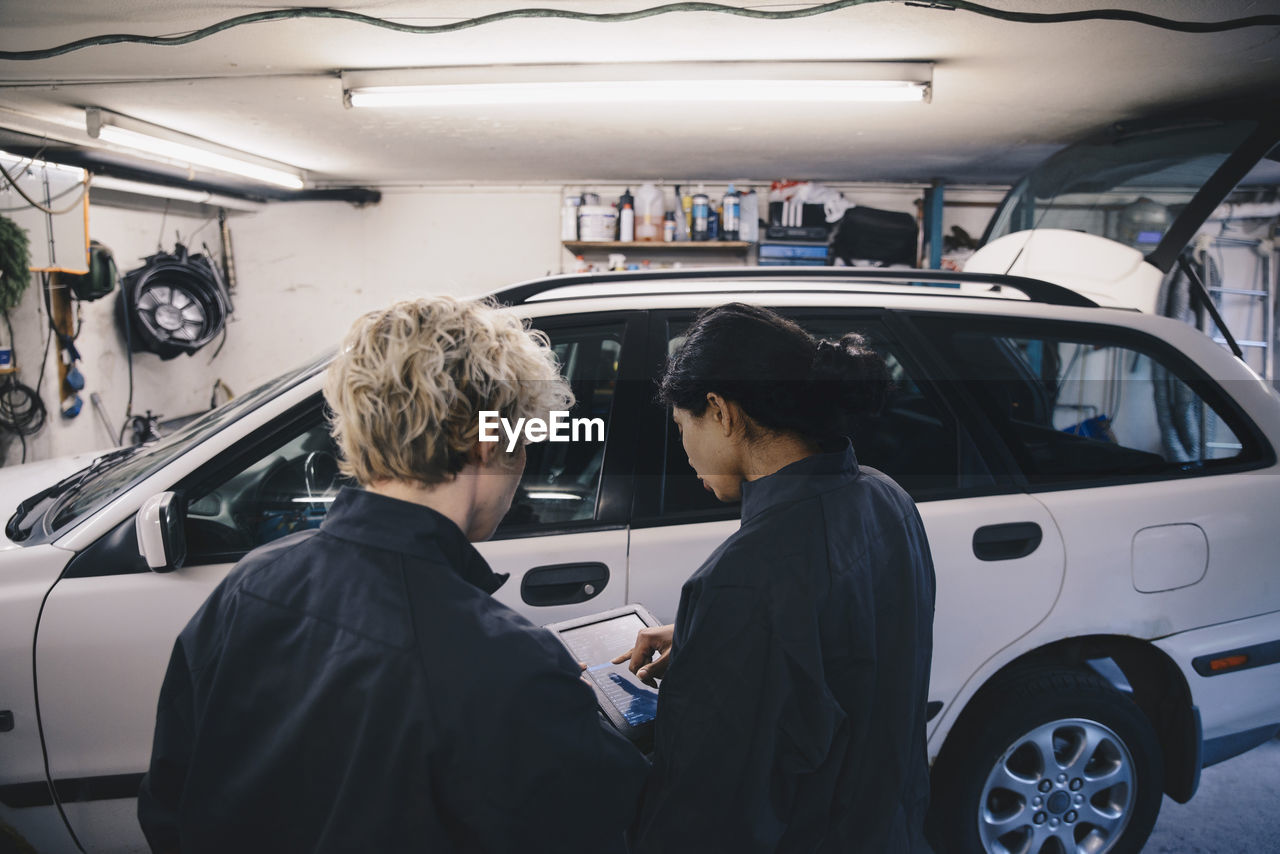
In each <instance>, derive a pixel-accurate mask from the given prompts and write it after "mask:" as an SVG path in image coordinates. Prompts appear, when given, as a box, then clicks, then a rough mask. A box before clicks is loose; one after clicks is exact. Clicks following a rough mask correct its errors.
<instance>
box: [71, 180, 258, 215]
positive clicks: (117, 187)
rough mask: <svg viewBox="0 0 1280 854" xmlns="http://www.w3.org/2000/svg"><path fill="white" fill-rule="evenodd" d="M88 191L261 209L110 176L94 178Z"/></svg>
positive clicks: (230, 199)
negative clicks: (105, 191) (103, 191)
mask: <svg viewBox="0 0 1280 854" xmlns="http://www.w3.org/2000/svg"><path fill="white" fill-rule="evenodd" d="M90 190H91V191H94V190H107V191H109V192H112V193H128V194H130V195H134V196H149V197H152V198H157V199H173V200H175V201H180V202H193V203H194V204H198V205H211V206H213V207H218V208H231V209H232V210H243V211H256V210H261V209H262V208H263V204H262V203H261V202H254V201H250V200H248V199H237V198H234V197H233V196H223V195H219V194H217V193H209V192H205V191H204V190H188V189H186V188H185V187H171V186H168V185H167V184H148V183H146V182H144V181H127V180H125V179H123V178H113V177H111V176H110V175H99V176H96V177H94V179H93V184H92V185H91V186H90Z"/></svg>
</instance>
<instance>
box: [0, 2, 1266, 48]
mask: <svg viewBox="0 0 1280 854" xmlns="http://www.w3.org/2000/svg"><path fill="white" fill-rule="evenodd" d="M903 2H904V0H835V2H831V3H822V4H819V5H816V6H805V7H803V8H799V9H784V10H770V9H754V8H744V7H742V6H729V5H725V4H723V3H702V2H684V3H667V4H664V5H662V6H652V7H650V8H648V9H636V10H634V11H630V12H576V11H571V10H568V9H509V10H507V11H505V12H494V13H493V14H490V15H481V16H479V17H475V18H465V19H462V20H458V21H453V22H451V23H448V24H422V25H418V24H402V23H398V22H396V21H390V20H387V19H385V18H377V17H374V16H372V15H364V14H361V13H359V12H351V11H347V10H345V9H327V8H315V7H311V8H299V9H272V10H268V11H264V12H253V13H250V14H246V15H237V16H236V17H234V18H228V19H226V20H225V21H219V22H218V23H216V24H210V25H209V26H207V27H201V28H200V29H197V30H192V31H191V32H188V33H183V34H181V35H173V36H144V35H139V34H136V33H110V34H106V35H100V36H90V37H88V38H83V39H76V40H75V41H70V42H67V43H65V44H61V45H58V46H56V47H50V48H41V49H35V50H4V51H0V60H37V59H50V58H52V57H55V56H62V55H64V54H68V53H73V52H75V51H78V50H84V49H85V48H90V47H100V46H103V45H111V44H144V45H158V46H169V47H172V46H176V45H184V44H190V43H192V42H196V41H200V40H201V39H205V38H208V37H209V36H212V35H216V34H218V33H221V32H224V31H226V30H230V29H233V28H235V27H241V26H245V25H247V24H260V23H265V22H267V21H285V20H298V19H303V18H321V19H334V20H341V21H350V22H353V23H358V24H365V25H368V26H372V27H379V28H381V29H386V30H392V31H394V32H399V33H409V34H413V35H437V34H440V33H452V32H458V31H459V30H467V29H471V28H473V27H481V26H485V25H488V24H496V23H498V22H500V21H510V20H516V19H560V20H567V21H586V22H590V23H601V24H617V23H625V22H628V21H638V20H642V19H644V18H652V17H656V16H658V15H669V14H673V13H676V12H703V13H709V14H721V15H733V16H735V17H740V18H753V19H756V20H764V21H786V20H794V19H797V18H808V17H813V16H815V15H825V14H829V13H831V12H838V11H840V10H841V9H847V8H850V7H853V6H867V5H871V4H873V3H903ZM904 5H907V6H912V7H915V8H923V9H938V10H943V11H948V12H951V11H962V12H972V13H974V14H978V15H983V16H985V17H989V18H995V19H997V20H1001V21H1009V22H1013V23H1020V24H1063V23H1076V22H1081V21H1124V22H1128V23H1134V24H1142V25H1144V26H1149V27H1156V28H1158V29H1163V30H1173V31H1175V32H1181V33H1220V32H1226V31H1229V30H1239V29H1245V28H1248V27H1265V26H1270V27H1275V26H1280V14H1267V15H1251V16H1249V17H1244V18H1231V19H1228V20H1224V21H1179V20H1174V19H1172V18H1163V17H1161V16H1159V15H1148V14H1145V13H1143V12H1134V11H1131V10H1128V9H1087V10H1078V11H1075V12H1014V11H1010V10H1007V9H994V8H991V7H990V6H984V5H982V4H980V3H971V2H967V0H948V2H945V3H933V2H910V0H907V1H906V2H905V4H904Z"/></svg>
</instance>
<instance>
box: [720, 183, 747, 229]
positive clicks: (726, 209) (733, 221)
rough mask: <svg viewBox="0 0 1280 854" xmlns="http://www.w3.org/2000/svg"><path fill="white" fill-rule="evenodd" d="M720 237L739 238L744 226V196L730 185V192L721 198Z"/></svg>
mask: <svg viewBox="0 0 1280 854" xmlns="http://www.w3.org/2000/svg"><path fill="white" fill-rule="evenodd" d="M721 211H722V213H721V222H720V239H721V240H738V239H739V237H738V235H739V232H740V231H741V228H742V197H741V196H739V195H738V191H737V190H735V189H734V188H733V185H732V184H730V185H729V192H727V193H725V194H724V199H723V200H721Z"/></svg>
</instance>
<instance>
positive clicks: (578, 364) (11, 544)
mask: <svg viewBox="0 0 1280 854" xmlns="http://www.w3.org/2000/svg"><path fill="white" fill-rule="evenodd" d="M996 285H998V286H999V289H998V292H997V291H996V290H993V288H994V286H996ZM498 296H499V299H501V300H502V301H504V302H505V303H507V304H508V305H509V306H510V308H509V310H510V311H513V312H516V313H517V314H519V315H520V316H522V317H525V318H528V319H529V321H530V323H531V324H532V325H533V326H535V327H537V328H538V329H541V330H544V331H545V332H546V334H547V335H548V336H549V338H550V341H551V343H552V346H553V347H554V348H555V351H556V353H557V355H558V356H559V358H560V361H561V364H562V365H563V369H564V372H565V374H566V376H567V378H568V379H569V381H570V382H571V384H572V387H573V390H574V392H575V393H576V396H577V403H576V405H575V407H574V410H573V412H572V413H571V415H572V416H573V417H574V418H580V417H581V418H601V419H603V420H604V421H605V424H606V435H605V437H604V439H603V441H581V442H576V443H572V442H571V443H567V444H550V443H546V444H539V445H534V446H531V448H530V454H529V462H528V468H527V471H526V474H525V476H524V480H523V482H522V485H521V488H520V490H519V492H518V493H517V496H516V499H515V502H514V504H513V507H512V510H511V512H510V514H509V515H508V517H507V518H506V520H505V521H504V522H503V524H502V526H501V527H500V529H499V531H498V533H497V535H496V536H495V537H494V539H493V540H492V541H490V542H487V543H484V544H481V546H480V550H481V552H482V553H483V554H484V556H485V557H486V558H487V559H488V560H489V561H490V563H491V564H492V565H493V566H494V568H495V569H496V570H498V571H500V572H509V573H510V574H511V578H510V580H509V581H508V582H507V583H506V584H505V586H503V587H502V588H501V589H500V590H499V591H498V592H497V594H496V596H497V598H498V599H499V600H501V601H502V602H504V603H505V604H507V605H509V606H511V607H513V608H515V609H516V610H518V611H520V612H521V613H523V614H524V615H526V616H527V617H528V618H529V619H531V620H532V621H533V622H535V623H538V624H546V623H551V622H555V621H559V620H565V619H569V618H572V617H575V616H579V615H584V614H588V613H592V612H597V611H603V610H605V609H608V608H612V607H615V606H620V605H623V604H626V603H630V602H639V603H642V604H644V605H646V606H648V608H649V609H650V610H651V611H653V612H654V614H656V615H657V616H658V617H660V618H662V619H664V620H670V619H672V618H673V617H674V616H675V611H676V603H677V599H678V596H679V591H680V587H681V584H682V583H683V582H684V580H685V579H686V577H687V576H688V575H689V574H690V573H691V572H692V571H693V570H694V569H695V568H696V567H697V566H698V564H699V563H700V562H701V561H702V560H703V559H704V558H705V557H706V556H707V555H708V554H709V553H710V552H711V551H712V549H713V548H714V547H715V546H716V545H717V544H718V543H720V542H721V541H722V540H723V539H724V538H725V537H726V536H727V535H728V534H729V533H730V532H731V531H732V530H734V528H735V526H736V524H737V522H736V515H737V508H736V507H735V506H726V505H720V504H718V503H716V502H715V500H714V498H713V497H712V496H710V495H708V494H707V493H706V492H705V491H704V490H703V489H702V488H701V487H700V486H699V484H698V481H697V478H696V477H695V476H694V474H693V472H692V470H691V469H690V468H689V466H688V463H687V461H686V459H685V456H684V453H683V450H682V448H681V444H680V441H679V439H678V437H677V436H676V433H675V430H674V427H673V426H672V424H671V421H670V418H669V414H668V413H667V412H666V411H664V410H663V409H662V408H660V407H659V406H658V405H656V404H655V403H654V402H653V396H654V384H653V380H654V377H655V376H656V374H657V372H658V371H659V369H660V367H661V365H662V363H663V360H664V358H665V357H666V355H667V353H668V352H669V351H670V349H671V348H672V347H673V346H676V345H677V344H678V343H679V342H680V340H681V336H682V334H683V332H684V330H685V329H686V328H687V326H688V324H689V323H690V321H691V320H692V318H693V317H694V316H695V314H696V313H697V312H698V311H699V310H700V309H702V308H703V307H706V306H712V305H717V304H721V303H724V302H728V301H733V300H743V301H749V302H753V303H759V304H763V305H767V306H770V307H772V308H774V309H776V310H778V311H780V312H782V313H784V314H786V315H788V316H790V317H793V318H794V319H795V320H797V321H798V322H799V323H801V324H802V325H803V326H804V327H806V328H807V329H809V330H810V331H811V332H813V333H815V334H818V335H823V336H836V335H839V334H842V333H845V332H850V331H858V332H861V333H863V334H864V335H866V336H867V338H868V339H869V340H870V341H871V342H873V343H874V346H875V347H877V348H878V349H879V351H880V352H881V353H883V355H884V356H885V358H886V359H887V360H888V362H889V364H890V366H891V369H892V373H893V376H894V379H895V385H894V390H893V392H892V393H891V396H890V400H889V403H888V406H887V407H886V409H885V410H884V411H883V412H882V413H881V414H879V415H877V416H874V417H872V416H868V417H866V418H865V419H863V420H862V421H861V423H859V424H858V425H857V429H856V430H855V432H854V436H853V439H854V445H855V449H856V452H857V454H858V456H859V458H860V461H861V462H862V463H863V464H864V465H869V466H874V467H876V468H879V469H881V470H883V471H885V472H887V473H888V474H890V475H891V476H893V477H894V478H896V479H897V480H898V481H899V482H900V483H901V484H902V485H903V486H904V487H905V488H906V489H907V490H908V491H909V492H910V493H911V495H912V496H913V497H914V498H915V500H916V501H917V502H918V504H919V507H920V512H921V515H922V516H923V519H924V523H925V526H926V528H927V531H928V535H929V541H930V544H931V548H932V551H933V555H934V560H935V563H936V568H937V616H936V622H935V628H934V632H935V641H934V657H933V671H932V681H931V685H930V691H929V701H930V702H929V713H930V719H929V723H928V727H929V753H930V759H931V761H932V762H933V767H934V780H935V786H934V807H935V808H934V814H933V818H932V821H933V824H934V832H935V834H936V836H937V838H938V840H939V848H940V849H942V850H943V851H956V852H976V851H986V852H991V853H992V854H995V852H1006V851H1009V852H1017V851H1076V850H1084V851H1090V852H1103V851H1108V850H1111V849H1113V848H1114V847H1116V846H1117V845H1123V846H1125V850H1136V848H1137V846H1139V845H1140V844H1141V841H1142V840H1143V839H1145V838H1146V835H1147V834H1148V833H1149V832H1150V830H1151V827H1152V825H1153V823H1154V821H1155V817H1156V813H1157V811H1158V810H1159V806H1160V801H1161V797H1162V793H1165V792H1167V793H1168V794H1170V795H1171V796H1172V797H1174V798H1175V799H1177V800H1179V801H1185V800H1187V799H1188V798H1190V797H1191V796H1192V795H1193V794H1194V793H1195V791H1196V786H1197V782H1198V779H1199V774H1200V769H1201V768H1202V767H1204V766H1206V765H1209V764H1212V763H1214V762H1217V761H1220V760H1222V759H1224V758H1227V757H1229V756H1232V755H1234V754H1237V753H1240V752H1242V751H1244V750H1247V749H1249V748H1250V747H1252V746H1255V745H1257V744H1259V743H1262V742H1263V741H1265V740H1266V739H1269V738H1271V737H1272V736H1273V735H1275V734H1276V732H1277V730H1280V583H1277V580H1276V566H1275V557H1274V555H1275V545H1276V541H1277V540H1276V531H1275V527H1274V526H1275V509H1274V508H1275V507H1277V506H1280V477H1277V474H1278V473H1280V469H1278V468H1277V458H1276V448H1277V447H1280V398H1278V397H1277V396H1276V394H1275V393H1274V392H1273V391H1272V390H1271V388H1270V387H1269V386H1268V385H1267V384H1266V383H1265V382H1263V381H1262V380H1260V379H1259V378H1258V377H1257V376H1256V375H1255V374H1254V373H1253V372H1252V371H1251V370H1250V369H1249V368H1247V367H1246V366H1245V365H1244V364H1243V363H1242V362H1241V361H1240V360H1238V359H1236V358H1235V357H1233V356H1232V355H1231V354H1230V353H1228V352H1227V351H1226V350H1224V349H1223V348H1221V347H1220V346H1218V345H1217V344H1215V343H1214V342H1213V341H1212V340H1211V339H1210V338H1209V337H1207V336H1206V335H1204V334H1202V333H1201V332H1198V331H1196V330H1195V329H1193V328H1192V327H1190V326H1188V325H1186V324H1184V323H1180V322H1178V321H1174V320H1170V319H1166V318H1162V317H1157V316H1152V315H1149V314H1143V313H1140V312H1137V311H1132V310H1124V309H1117V308H1104V307H1099V306H1097V305H1095V304H1094V303H1093V302H1092V301H1090V300H1089V299H1088V298H1086V297H1083V296H1081V295H1079V294H1078V293H1075V292H1073V291H1070V290H1067V289H1065V288H1061V287H1059V286H1056V285H1051V284H1047V283H1045V282H1042V281H1036V280H1031V279H1023V278H1018V277H1011V276H993V275H979V274H969V273H939V272H926V271H881V270H864V271H849V270H841V269H836V268H825V269H822V268H820V269H812V268H810V269H802V268H796V269H779V268H755V269H752V268H739V269H736V270H717V271H675V272H674V273H668V274H663V273H638V274H620V275H600V276H578V277H572V276H570V277H558V278H551V279H545V280H541V281H537V282H532V283H529V284H526V285H522V286H517V287H515V288H512V289H510V290H507V291H504V292H502V293H500V294H499V295H498ZM324 365H325V360H323V359H322V360H320V361H317V362H315V363H313V364H311V365H308V366H306V367H303V368H301V369H299V370H296V371H294V372H292V373H289V374H286V375H285V376H282V377H280V378H279V379H276V380H274V381H272V382H270V383H268V384H266V385H264V386H262V387H261V388H259V389H257V390H255V391H253V392H251V393H249V394H246V395H244V396H242V397H240V398H238V399H236V400H234V401H232V402H231V403H229V404H227V405H225V406H223V407H221V408H219V409H216V410H214V411H211V412H209V413H208V414H206V415H204V416H203V417H201V418H200V419H199V420H197V421H194V422H192V423H190V424H188V425H187V426H185V427H184V428H183V429H182V430H181V431H179V432H177V433H175V434H173V435H171V436H168V437H166V438H163V439H161V440H159V441H156V442H154V443H152V444H150V445H147V446H141V447H132V448H126V449H122V450H119V451H116V452H114V453H111V454H108V455H106V456H104V457H101V458H99V459H98V460H96V461H94V462H93V463H92V465H89V466H88V467H87V468H83V469H81V470H80V471H78V472H75V473H72V474H70V475H69V476H68V477H66V478H65V479H64V480H61V481H59V482H57V483H56V484H53V483H50V482H49V480H51V478H50V475H49V471H48V468H47V465H46V467H45V468H42V469H37V470H36V472H35V474H39V475H42V476H43V477H45V478H47V479H49V480H46V482H45V483H44V484H43V486H44V488H43V489H39V490H37V489H36V488H35V487H34V486H32V487H31V488H30V489H28V490H27V491H26V492H24V493H22V494H30V495H31V497H30V498H27V499H26V500H24V501H22V502H21V504H20V506H18V507H17V508H16V512H14V514H13V515H12V518H10V519H9V520H8V526H7V528H6V533H7V535H8V539H7V540H5V541H4V543H3V546H0V724H2V725H0V822H3V823H4V824H6V825H8V826H9V828H11V829H12V830H5V831H4V832H16V833H20V834H21V835H22V836H23V837H25V838H26V839H27V840H29V841H30V842H31V843H32V844H33V845H35V846H36V847H37V848H39V849H40V850H48V851H60V850H74V845H75V843H74V842H73V841H72V839H73V834H74V837H75V838H77V839H78V840H79V842H80V843H81V844H83V845H84V847H85V848H86V849H87V850H91V851H131V850H140V849H142V848H143V840H142V837H141V834H140V831H139V830H138V828H137V825H136V821H135V819H134V809H135V802H134V794H135V792H136V790H137V786H138V782H139V780H140V778H141V776H142V773H143V771H144V770H145V769H146V767H147V764H148V760H149V754H150V748H151V737H152V727H153V722H154V719H155V705H156V698H157V695H158V693H159V688H160V682H161V679H162V677H163V675H164V672H165V666H166V662H167V660H168V656H169V653H170V649H171V647H172V643H173V639H174V637H175V636H176V635H177V633H178V632H179V630H180V629H181V628H182V627H183V625H184V624H185V623H186V622H187V620H188V619H189V618H190V616H191V615H192V613H193V612H194V611H195V610H196V608H197V607H198V606H199V605H200V603H201V602H202V601H203V600H204V599H205V597H206V596H207V595H208V594H209V592H210V590H211V589H212V588H213V587H214V585H216V584H217V583H218V582H219V581H220V580H221V579H222V578H223V577H224V576H225V575H226V574H227V572H228V571H229V570H230V568H231V566H232V565H233V564H234V562H235V561H236V560H237V559H239V558H240V557H241V556H243V555H244V554H245V553H246V552H247V551H248V550H250V549H252V548H254V547H255V546H258V545H261V544H263V543H266V542H268V541H271V540H273V539H275V538H277V537H280V536H283V535H285V534H287V533H288V532H291V531H295V530H298V529H301V528H307V527H314V526H315V525H318V524H319V522H320V520H321V519H322V518H323V516H324V514H325V511H326V509H327V507H328V502H330V501H331V500H332V499H333V496H334V495H335V493H336V491H337V489H338V488H339V487H340V486H341V482H340V478H339V477H338V475H337V469H336V465H335V459H334V453H335V451H334V447H333V444H332V442H331V440H330V437H329V435H328V432H327V430H326V425H325V419H324V411H323V404H322V399H321V395H320V380H321V372H322V370H323V368H324ZM8 474H9V477H10V478H11V479H13V478H21V477H24V476H25V475H26V474H27V472H26V471H24V470H23V469H18V470H16V471H13V472H11V473H8ZM5 489H6V490H12V489H13V486H12V482H10V485H8V486H5ZM162 493H172V498H170V499H169V509H170V511H171V513H170V514H168V516H167V518H169V519H170V521H171V524H170V525H169V527H168V528H167V529H166V530H164V531H161V530H160V528H159V526H160V525H161V522H162V521H163V519H164V518H166V517H165V515H164V514H161V515H160V517H158V518H156V519H150V520H144V522H143V524H141V525H140V526H136V525H135V516H137V515H138V512H139V508H141V507H142V506H143V504H144V502H147V500H148V499H151V498H153V497H154V496H157V495H159V494H162ZM139 527H140V528H141V529H142V530H143V532H144V540H148V541H150V540H152V539H153V538H152V536H151V535H152V534H156V535H160V534H163V536H156V537H155V538H154V542H153V543H152V545H151V546H150V547H149V549H148V551H149V557H150V558H152V560H153V562H154V563H158V564H160V566H159V567H157V569H158V570H159V571H153V570H152V569H150V568H149V567H148V562H147V561H145V560H144V559H143V557H141V556H140V554H139V544H138V538H137V533H136V531H137V529H138V528H139ZM183 553H185V559H184V560H181V565H178V563H179V558H180V557H181V556H182V555H183ZM785 571H786V569H785V567H779V572H785ZM270 654H271V652H270V650H263V655H270ZM316 749H317V750H323V749H324V745H316ZM1077 845H1078V846H1079V848H1077Z"/></svg>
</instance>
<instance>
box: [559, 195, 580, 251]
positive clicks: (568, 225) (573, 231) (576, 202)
mask: <svg viewBox="0 0 1280 854" xmlns="http://www.w3.org/2000/svg"><path fill="white" fill-rule="evenodd" d="M581 204H582V199H581V197H580V196H578V194H576V193H572V194H570V193H566V194H565V197H564V207H562V208H560V239H561V240H577V239H578V208H579V206H580V205H581Z"/></svg>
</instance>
